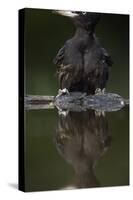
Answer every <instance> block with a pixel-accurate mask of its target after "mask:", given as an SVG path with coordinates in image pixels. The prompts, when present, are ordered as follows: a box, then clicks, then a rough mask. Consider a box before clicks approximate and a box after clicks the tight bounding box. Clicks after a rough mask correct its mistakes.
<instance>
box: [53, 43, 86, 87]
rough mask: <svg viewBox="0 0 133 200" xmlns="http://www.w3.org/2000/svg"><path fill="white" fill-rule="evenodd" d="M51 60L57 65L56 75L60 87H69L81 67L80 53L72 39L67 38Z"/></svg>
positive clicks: (77, 75) (76, 77) (75, 80)
mask: <svg viewBox="0 0 133 200" xmlns="http://www.w3.org/2000/svg"><path fill="white" fill-rule="evenodd" d="M53 62H54V64H56V65H57V66H58V69H57V76H58V79H59V83H60V85H61V88H67V89H69V88H70V87H71V86H72V85H73V84H74V83H75V82H77V79H79V74H80V73H81V69H82V58H81V53H80V52H79V51H77V49H75V48H74V45H73V43H72V41H71V40H69V41H67V42H66V43H65V45H64V46H63V47H62V48H61V49H60V50H59V51H58V53H57V55H56V57H55V58H54V61H53ZM80 76H81V75H80Z"/></svg>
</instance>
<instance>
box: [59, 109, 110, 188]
mask: <svg viewBox="0 0 133 200" xmlns="http://www.w3.org/2000/svg"><path fill="white" fill-rule="evenodd" d="M110 141H111V137H110V135H109V133H108V123H107V119H106V117H105V116H103V115H100V116H98V115H96V114H95V111H93V110H89V111H86V112H69V113H68V115H67V116H63V115H59V119H58V124H57V128H56V147H57V149H58V151H59V153H60V154H61V155H62V156H63V158H64V159H65V160H66V161H67V162H68V163H69V164H70V165H72V167H73V168H74V172H75V175H74V180H73V181H72V183H71V186H68V187H66V189H67V188H89V187H98V186H100V183H99V181H98V180H97V178H96V176H95V172H94V169H95V166H96V163H97V161H98V160H99V159H100V157H101V156H102V155H103V154H104V153H105V152H106V151H107V149H108V147H109V146H110ZM63 189H65V188H63Z"/></svg>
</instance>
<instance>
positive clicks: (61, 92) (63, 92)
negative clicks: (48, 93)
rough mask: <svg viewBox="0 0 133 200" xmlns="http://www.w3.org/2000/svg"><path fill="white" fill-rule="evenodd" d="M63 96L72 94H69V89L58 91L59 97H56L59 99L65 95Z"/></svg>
mask: <svg viewBox="0 0 133 200" xmlns="http://www.w3.org/2000/svg"><path fill="white" fill-rule="evenodd" d="M63 94H70V93H69V91H68V89H66V88H64V89H62V90H61V89H59V90H58V95H57V96H56V97H59V96H61V95H63Z"/></svg>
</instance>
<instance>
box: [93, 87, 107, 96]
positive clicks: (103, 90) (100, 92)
mask: <svg viewBox="0 0 133 200" xmlns="http://www.w3.org/2000/svg"><path fill="white" fill-rule="evenodd" d="M105 93H106V89H105V88H103V89H101V88H97V89H96V90H95V95H101V94H105Z"/></svg>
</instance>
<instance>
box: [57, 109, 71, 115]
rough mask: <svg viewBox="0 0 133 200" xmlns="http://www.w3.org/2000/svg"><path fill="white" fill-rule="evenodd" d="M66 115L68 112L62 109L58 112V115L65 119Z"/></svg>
mask: <svg viewBox="0 0 133 200" xmlns="http://www.w3.org/2000/svg"><path fill="white" fill-rule="evenodd" d="M68 113H69V110H62V109H60V110H58V114H59V115H62V116H64V117H66V116H67V115H68Z"/></svg>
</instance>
